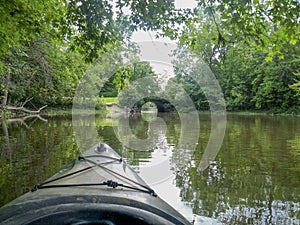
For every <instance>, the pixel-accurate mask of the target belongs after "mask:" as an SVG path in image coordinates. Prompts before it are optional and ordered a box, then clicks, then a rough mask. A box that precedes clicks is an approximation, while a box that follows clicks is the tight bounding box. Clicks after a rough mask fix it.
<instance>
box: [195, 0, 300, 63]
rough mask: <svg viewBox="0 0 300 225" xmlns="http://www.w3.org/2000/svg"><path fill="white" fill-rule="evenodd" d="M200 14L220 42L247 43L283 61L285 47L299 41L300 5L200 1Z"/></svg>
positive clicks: (290, 2)
mask: <svg viewBox="0 0 300 225" xmlns="http://www.w3.org/2000/svg"><path fill="white" fill-rule="evenodd" d="M198 2H199V6H200V10H203V11H204V13H205V14H206V15H207V16H209V17H210V18H211V20H212V21H213V22H214V23H215V25H216V26H217V28H218V37H216V38H218V41H219V43H222V44H225V43H230V42H235V43H236V42H240V41H242V42H246V43H248V44H249V45H250V46H252V47H254V48H255V49H256V50H259V51H262V52H267V53H268V55H267V56H266V60H267V61H271V60H272V58H273V56H275V55H277V56H278V57H280V58H282V57H283V56H284V49H285V45H286V44H291V45H295V44H296V43H297V42H299V38H300V25H299V16H300V3H299V1H295V0H288V1H286V0H276V1H275V0H267V1H258V0H257V1H247V0H246V1H244V0H235V1H223V0H217V1H213V2H212V1H205V0H198Z"/></svg>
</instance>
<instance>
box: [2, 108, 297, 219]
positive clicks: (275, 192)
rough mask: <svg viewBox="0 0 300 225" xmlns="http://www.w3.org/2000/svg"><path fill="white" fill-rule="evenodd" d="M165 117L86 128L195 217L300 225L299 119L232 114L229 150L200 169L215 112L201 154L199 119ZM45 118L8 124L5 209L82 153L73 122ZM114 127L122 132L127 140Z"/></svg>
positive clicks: (203, 117) (206, 124)
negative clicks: (142, 145) (139, 145)
mask: <svg viewBox="0 0 300 225" xmlns="http://www.w3.org/2000/svg"><path fill="white" fill-rule="evenodd" d="M158 116H159V117H160V119H161V120H163V121H164V122H163V123H156V122H155V121H156V120H157V119H156V118H154V119H153V118H152V119H151V120H148V119H143V118H142V116H138V115H136V116H132V117H129V118H126V117H123V116H121V117H118V118H101V117H96V120H95V121H94V123H93V124H85V125H88V126H90V125H92V126H95V127H96V133H97V135H98V140H101V141H104V142H106V143H107V144H109V145H111V146H112V147H113V148H114V149H116V150H117V151H118V152H119V153H120V154H121V155H122V156H123V157H124V158H126V160H127V161H128V162H129V163H130V164H131V165H132V166H133V167H134V168H135V169H136V170H137V171H138V172H139V173H140V174H141V175H142V177H143V178H144V179H145V180H146V181H147V182H148V183H150V184H152V186H153V187H154V189H155V190H156V192H158V194H159V195H160V196H161V197H162V198H163V199H165V200H166V201H167V202H169V203H170V204H171V205H173V206H174V207H175V208H177V209H178V210H179V211H180V212H181V213H182V214H184V215H185V216H186V217H188V218H189V219H190V220H192V219H194V220H197V221H198V223H201V222H202V223H203V224H210V223H212V224H214V222H215V221H212V220H207V218H206V217H212V218H215V219H217V220H219V221H221V222H222V223H223V224H299V223H300V205H299V202H300V180H299V177H300V126H299V125H300V118H299V117H279V116H276V117H271V116H240V115H228V120H227V129H226V134H225V138H224V141H223V143H222V148H221V150H220V151H219V153H218V154H217V155H216V157H213V158H214V159H213V160H212V158H210V159H211V160H209V161H208V163H207V168H206V169H204V170H199V166H200V165H201V160H202V157H203V155H204V152H205V149H206V147H207V144H208V140H209V136H210V132H211V122H210V115H209V114H200V117H199V118H200V133H199V137H198V142H197V145H196V149H191V148H190V145H189V141H191V140H193V138H194V137H193V135H194V133H195V130H194V126H193V122H192V121H191V122H190V123H189V124H184V125H185V126H186V127H185V128H183V126H184V125H182V124H181V123H180V118H179V116H178V115H176V114H159V115H158ZM45 119H47V122H45V121H41V120H35V121H34V122H33V120H27V125H30V127H31V129H27V128H26V127H24V126H23V125H21V124H15V123H3V122H2V124H1V126H2V128H3V129H2V133H1V134H0V145H1V153H0V154H1V155H0V191H1V197H0V205H3V204H5V203H6V202H8V201H10V200H12V199H13V198H15V197H17V196H19V195H21V194H22V193H23V192H24V191H27V190H28V189H29V188H31V187H32V186H33V185H34V184H36V183H39V182H41V181H42V180H44V179H46V178H47V177H49V176H50V175H52V174H53V173H54V172H55V171H57V170H58V169H59V168H61V167H62V166H63V165H65V164H67V163H68V162H70V161H71V160H72V159H73V158H75V157H76V156H77V154H78V153H79V150H78V147H77V144H76V142H75V138H74V134H73V129H72V122H71V118H70V117H55V118H54V117H48V118H45ZM161 124H162V126H161ZM220 126H221V125H220ZM113 127H118V130H117V131H118V132H119V135H122V137H123V139H122V142H121V141H119V140H118V138H117V136H116V134H115V130H114V128H113ZM182 130H185V132H187V133H185V135H184V138H185V142H184V144H180V143H179V139H180V137H182V136H181V132H182ZM129 131H130V132H129ZM117 134H118V133H117ZM86 135H87V138H89V137H88V134H86ZM149 136H150V137H151V138H149ZM190 137H193V138H191V139H189V138H190ZM137 139H138V140H143V141H145V140H148V142H147V143H148V146H147V147H148V149H147V151H139V150H136V149H135V148H130V146H135V145H132V143H134V142H136V141H137ZM128 146H129V147H128ZM149 146H151V148H150V147H149ZM193 215H200V216H205V217H195V216H193Z"/></svg>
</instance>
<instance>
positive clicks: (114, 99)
mask: <svg viewBox="0 0 300 225" xmlns="http://www.w3.org/2000/svg"><path fill="white" fill-rule="evenodd" d="M101 100H102V101H103V103H104V104H106V103H117V102H118V98H117V97H103V98H101Z"/></svg>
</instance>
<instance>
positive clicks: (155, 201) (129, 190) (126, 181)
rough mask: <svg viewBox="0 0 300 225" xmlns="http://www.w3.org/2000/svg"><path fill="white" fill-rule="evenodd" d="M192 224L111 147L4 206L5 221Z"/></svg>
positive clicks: (101, 147) (0, 219)
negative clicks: (157, 193) (159, 195)
mask: <svg viewBox="0 0 300 225" xmlns="http://www.w3.org/2000/svg"><path fill="white" fill-rule="evenodd" d="M2 223H3V224H106V225H117V224H121V225H122V224H190V223H189V222H188V221H187V220H186V219H185V218H184V217H183V216H181V215H180V214H179V213H178V212H177V211H176V210H175V209H173V208H172V207H171V206H169V205H168V204H167V203H165V202H164V201H163V200H162V199H160V198H159V197H158V196H157V195H156V194H155V192H154V191H153V190H152V189H151V188H150V187H149V186H148V185H147V184H146V183H145V182H144V181H143V180H142V179H141V178H140V177H139V176H138V175H137V173H136V172H135V171H134V170H132V168H130V167H129V166H128V165H127V164H126V163H125V162H124V161H123V160H122V158H121V157H120V156H119V155H118V154H117V153H116V152H115V151H114V150H113V149H112V148H110V147H109V146H108V145H106V144H103V143H99V144H97V145H96V146H94V147H92V148H91V149H89V150H88V151H86V152H84V153H83V154H82V155H81V156H79V157H78V158H77V159H76V160H74V161H73V162H72V163H71V164H69V165H68V166H66V167H65V168H63V169H62V170H61V171H59V172H58V173H57V174H55V175H54V176H53V177H51V178H49V179H48V180H46V181H45V182H43V183H41V184H38V185H36V186H35V187H34V188H33V190H32V192H29V193H27V194H25V195H23V196H21V197H20V198H17V199H16V200H14V201H12V202H11V203H9V204H8V205H6V206H4V207H2V208H1V209H0V224H2Z"/></svg>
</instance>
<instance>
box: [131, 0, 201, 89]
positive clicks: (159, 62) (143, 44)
mask: <svg viewBox="0 0 300 225" xmlns="http://www.w3.org/2000/svg"><path fill="white" fill-rule="evenodd" d="M196 5H197V4H196V1H195V0H175V7H176V8H185V9H186V8H194V7H196ZM155 34H156V32H153V31H137V32H134V33H133V36H132V40H133V41H134V42H136V43H138V45H139V47H140V50H141V55H140V59H141V60H143V61H148V62H150V65H151V66H152V68H153V69H154V71H155V73H156V74H158V75H159V79H160V85H161V88H163V89H164V87H165V86H166V85H167V82H168V80H169V78H171V77H173V76H174V71H173V67H172V65H171V61H172V58H171V57H170V54H171V53H172V50H175V48H176V41H172V40H170V39H169V38H166V37H159V38H156V37H155Z"/></svg>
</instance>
